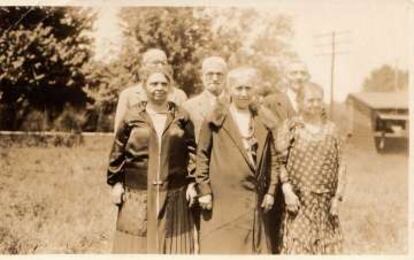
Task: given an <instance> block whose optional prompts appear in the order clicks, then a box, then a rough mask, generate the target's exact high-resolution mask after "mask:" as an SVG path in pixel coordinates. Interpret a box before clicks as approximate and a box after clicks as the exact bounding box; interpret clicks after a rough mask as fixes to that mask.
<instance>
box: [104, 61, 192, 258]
mask: <svg viewBox="0 0 414 260" xmlns="http://www.w3.org/2000/svg"><path fill="white" fill-rule="evenodd" d="M140 75H141V77H142V80H143V85H144V90H145V91H146V94H147V97H148V101H147V102H142V103H140V104H139V105H138V106H136V107H133V108H131V109H130V110H129V111H128V112H127V113H126V115H125V117H124V118H123V121H122V123H121V124H120V126H119V128H118V129H117V131H116V137H115V141H114V144H113V147H112V151H111V153H110V160H109V167H108V175H107V182H108V184H109V185H111V186H112V195H113V199H114V202H115V203H116V204H118V205H119V211H118V218H117V223H116V233H115V239H114V247H113V251H114V252H115V253H170V254H172V253H181V254H190V253H194V247H195V241H194V236H193V232H194V230H193V228H194V223H193V219H192V215H191V213H190V209H189V207H190V206H189V202H188V200H192V199H194V198H193V197H192V196H190V195H191V194H194V192H193V193H191V192H190V191H191V184H190V183H191V182H192V181H193V178H192V177H191V176H192V173H193V171H194V163H191V161H192V160H191V158H192V157H194V155H191V154H195V140H194V127H193V124H192V123H191V121H190V120H189V117H188V114H187V113H186V112H185V111H184V110H182V109H181V108H179V107H177V106H176V105H175V104H174V103H172V102H168V101H167V96H168V92H169V90H170V87H171V83H172V78H171V70H170V68H168V67H161V68H159V67H158V68H157V67H149V68H145V69H144V70H143V71H142V73H140ZM190 155H191V156H190ZM189 184H190V186H189ZM188 187H190V188H188Z"/></svg>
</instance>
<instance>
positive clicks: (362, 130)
mask: <svg viewBox="0 0 414 260" xmlns="http://www.w3.org/2000/svg"><path fill="white" fill-rule="evenodd" d="M408 99H409V95H408V92H406V91H399V92H360V93H352V94H349V95H348V97H347V100H346V105H347V116H348V119H349V122H348V126H349V129H348V135H349V136H352V138H351V140H352V142H353V143H354V144H362V145H369V146H372V147H375V148H376V149H377V151H379V152H382V151H384V150H385V149H386V147H387V146H388V145H389V144H392V143H395V142H396V141H397V140H398V141H403V142H404V141H408V134H409V129H408V127H409V124H408V118H409V112H408V111H409V110H408V107H409V105H408V104H409V102H408Z"/></svg>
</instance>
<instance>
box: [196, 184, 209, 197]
mask: <svg viewBox="0 0 414 260" xmlns="http://www.w3.org/2000/svg"><path fill="white" fill-rule="evenodd" d="M196 187H197V192H198V193H199V195H200V196H204V195H208V194H212V192H211V187H210V184H209V183H199V184H198V185H197V186H196Z"/></svg>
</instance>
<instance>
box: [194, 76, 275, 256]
mask: <svg viewBox="0 0 414 260" xmlns="http://www.w3.org/2000/svg"><path fill="white" fill-rule="evenodd" d="M255 79H256V77H255V71H254V70H253V69H251V68H239V69H235V70H233V71H230V72H229V74H228V85H227V91H228V93H229V97H230V103H229V104H223V103H218V104H217V106H216V107H215V109H214V111H213V112H212V113H211V114H210V115H209V116H208V118H207V119H206V120H205V121H204V124H203V126H202V127H201V131H200V136H199V142H198V148H197V170H196V181H197V188H198V191H199V193H200V197H199V203H200V206H201V207H202V208H203V209H204V216H205V218H204V221H202V223H201V230H200V252H201V253H202V254H205V253H221V254H227V253H231V254H259V253H271V245H270V240H269V237H270V236H269V232H276V230H269V228H268V226H267V224H268V222H267V220H266V218H267V217H268V216H267V214H266V212H267V211H269V210H270V209H271V208H272V206H273V203H274V193H275V188H276V184H277V182H278V166H277V163H276V158H275V156H276V155H275V153H274V151H275V150H274V143H273V142H274V140H273V138H274V137H273V134H274V133H275V130H276V128H275V127H276V125H275V121H274V120H275V119H274V117H273V116H272V114H271V112H270V111H268V110H267V109H265V108H263V107H261V106H259V105H254V98H255V92H256V86H257V83H256V80H255Z"/></svg>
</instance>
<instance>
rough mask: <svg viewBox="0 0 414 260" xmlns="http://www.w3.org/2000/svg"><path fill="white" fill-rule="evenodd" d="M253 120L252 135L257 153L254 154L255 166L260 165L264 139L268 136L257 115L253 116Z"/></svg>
mask: <svg viewBox="0 0 414 260" xmlns="http://www.w3.org/2000/svg"><path fill="white" fill-rule="evenodd" d="M253 122H254V135H255V137H256V140H257V154H256V168H258V166H259V165H260V161H261V159H262V155H263V150H264V149H263V148H264V146H265V144H266V139H267V136H268V130H267V129H266V127H265V126H264V125H263V122H262V121H261V120H260V118H259V116H258V115H255V116H254V117H253Z"/></svg>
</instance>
